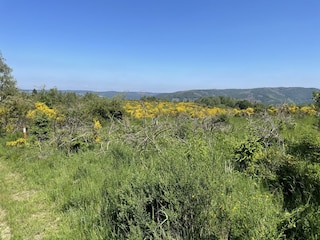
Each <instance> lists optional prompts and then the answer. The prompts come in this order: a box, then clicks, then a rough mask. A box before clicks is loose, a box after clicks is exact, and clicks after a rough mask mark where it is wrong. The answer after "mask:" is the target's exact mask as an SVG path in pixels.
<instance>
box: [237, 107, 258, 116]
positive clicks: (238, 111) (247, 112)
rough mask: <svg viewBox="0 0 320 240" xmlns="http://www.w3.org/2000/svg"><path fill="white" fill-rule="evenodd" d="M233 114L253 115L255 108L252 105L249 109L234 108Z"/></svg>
mask: <svg viewBox="0 0 320 240" xmlns="http://www.w3.org/2000/svg"><path fill="white" fill-rule="evenodd" d="M233 114H234V115H235V116H251V115H253V114H254V109H253V108H251V107H249V108H247V109H241V110H239V109H236V108H235V109H233Z"/></svg>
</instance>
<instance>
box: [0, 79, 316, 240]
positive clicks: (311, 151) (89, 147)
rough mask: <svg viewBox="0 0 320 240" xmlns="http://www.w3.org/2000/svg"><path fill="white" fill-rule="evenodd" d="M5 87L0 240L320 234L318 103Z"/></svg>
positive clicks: (0, 115)
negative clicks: (137, 97) (138, 97)
mask: <svg viewBox="0 0 320 240" xmlns="http://www.w3.org/2000/svg"><path fill="white" fill-rule="evenodd" d="M7 76H8V77H9V80H10V75H7ZM8 86H10V89H9V88H8V89H5V90H8V91H3V92H2V94H3V95H2V96H3V98H2V101H1V102H0V129H1V138H0V152H1V155H0V167H1V171H0V173H1V176H0V180H1V183H2V184H1V187H0V190H1V193H2V194H1V197H0V234H1V235H0V237H1V238H13V239H37V238H38V239H39V238H40V239H317V238H318V236H319V234H320V227H319V226H320V216H319V211H320V208H319V207H320V206H319V203H320V199H319V196H320V194H319V189H320V167H319V154H320V136H319V117H318V108H319V99H320V97H319V96H320V95H319V94H316V93H315V94H314V103H315V105H314V106H313V105H312V106H300V107H298V106H296V105H282V106H279V107H274V106H273V107H269V106H265V107H264V108H261V107H259V108H255V106H246V105H241V106H243V107H240V105H239V106H234V108H232V107H230V106H225V107H223V106H215V105H214V106H211V105H210V104H209V103H210V102H209V103H208V102H201V103H200V104H197V103H190V102H189V103H172V102H165V101H125V100H122V99H116V98H113V99H108V98H101V97H99V96H97V95H95V94H86V95H84V96H79V95H76V94H74V93H62V92H59V91H57V90H56V89H51V90H49V91H39V92H37V91H34V92H33V93H30V94H27V93H22V92H19V91H12V85H10V84H9V85H8ZM9 90H10V91H9ZM13 90H14V89H13ZM220 103H221V102H220ZM244 106H245V107H244ZM22 129H26V130H25V131H22Z"/></svg>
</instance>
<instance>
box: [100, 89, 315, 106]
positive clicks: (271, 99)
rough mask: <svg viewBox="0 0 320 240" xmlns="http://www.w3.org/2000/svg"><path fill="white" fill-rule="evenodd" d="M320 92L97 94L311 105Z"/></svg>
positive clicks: (294, 90) (212, 90)
mask: <svg viewBox="0 0 320 240" xmlns="http://www.w3.org/2000/svg"><path fill="white" fill-rule="evenodd" d="M317 91H320V89H317V88H302V87H278V88H252V89H204V90H187V91H178V92H172V93H151V92H116V91H107V92H96V93H97V94H99V95H100V96H105V97H114V96H117V95H120V96H123V97H124V98H126V99H140V98H141V97H143V96H155V97H157V98H163V99H167V100H170V101H172V100H175V101H193V100H196V99H198V98H201V97H210V96H225V97H232V98H237V99H246V100H249V101H254V102H261V103H264V104H283V103H294V104H305V103H311V102H312V101H313V100H312V93H313V92H317Z"/></svg>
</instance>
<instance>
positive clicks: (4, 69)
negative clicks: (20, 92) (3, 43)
mask: <svg viewBox="0 0 320 240" xmlns="http://www.w3.org/2000/svg"><path fill="white" fill-rule="evenodd" d="M11 72H12V69H11V68H10V67H9V66H8V65H7V64H6V63H5V59H4V58H3V57H2V54H1V52H0V101H2V100H4V99H5V98H7V97H8V96H12V95H14V94H15V93H17V88H16V81H15V80H14V79H13V77H12V75H11Z"/></svg>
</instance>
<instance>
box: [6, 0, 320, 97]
mask: <svg viewBox="0 0 320 240" xmlns="http://www.w3.org/2000/svg"><path fill="white" fill-rule="evenodd" d="M0 10H1V14H0V22H1V23H2V24H1V28H0V51H1V52H2V55H3V57H4V58H6V59H7V61H6V62H7V64H8V65H9V66H10V67H11V68H13V75H14V77H15V78H16V80H17V83H18V87H20V88H23V89H33V88H42V87H43V86H45V87H46V88H52V87H56V88H58V89H61V90H62V89H73V90H75V89H79V90H80V89H81V90H97V91H109V90H116V91H151V92H173V91H178V90H187V89H213V88H219V89H223V88H255V87H292V86H294V87H316V88H320V1H319V0H305V1H303V0H299V1H298V0H261V1H260V0H259V1H258V0H198V1H196V0H101V1H98V0H91V1H84V0H77V1H75V0H64V1H62V0H46V1H44V0H28V1H26V0H0Z"/></svg>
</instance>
